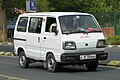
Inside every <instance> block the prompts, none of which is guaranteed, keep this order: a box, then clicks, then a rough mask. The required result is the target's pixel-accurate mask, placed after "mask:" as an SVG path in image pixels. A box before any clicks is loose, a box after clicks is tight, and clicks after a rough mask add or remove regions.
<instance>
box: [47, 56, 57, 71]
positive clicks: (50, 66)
mask: <svg viewBox="0 0 120 80" xmlns="http://www.w3.org/2000/svg"><path fill="white" fill-rule="evenodd" d="M46 63H47V70H48V71H49V72H56V71H58V70H59V64H58V63H57V62H56V60H55V57H54V56H53V55H52V54H48V56H47V60H46Z"/></svg>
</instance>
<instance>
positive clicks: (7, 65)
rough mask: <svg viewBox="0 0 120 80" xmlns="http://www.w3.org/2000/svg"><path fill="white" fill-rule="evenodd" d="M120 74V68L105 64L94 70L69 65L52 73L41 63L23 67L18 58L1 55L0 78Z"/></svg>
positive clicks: (83, 78)
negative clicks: (20, 65)
mask: <svg viewBox="0 0 120 80" xmlns="http://www.w3.org/2000/svg"><path fill="white" fill-rule="evenodd" d="M119 75H120V69H119V68H112V67H105V66H99V67H98V69H97V71H94V72H89V71H88V70H87V69H86V68H85V67H84V66H82V67H79V66H67V67H63V68H62V70H61V71H60V72H57V73H51V72H48V71H47V70H46V69H44V68H43V65H42V64H40V63H35V64H31V65H30V67H29V68H27V69H22V68H20V67H19V65H18V58H15V57H5V56H0V80H119V79H120V76H119Z"/></svg>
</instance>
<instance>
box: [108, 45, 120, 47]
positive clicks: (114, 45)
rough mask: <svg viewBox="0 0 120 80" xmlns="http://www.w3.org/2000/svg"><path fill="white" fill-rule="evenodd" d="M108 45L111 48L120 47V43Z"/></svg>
mask: <svg viewBox="0 0 120 80" xmlns="http://www.w3.org/2000/svg"><path fill="white" fill-rule="evenodd" d="M107 47H109V48H116V47H120V45H107Z"/></svg>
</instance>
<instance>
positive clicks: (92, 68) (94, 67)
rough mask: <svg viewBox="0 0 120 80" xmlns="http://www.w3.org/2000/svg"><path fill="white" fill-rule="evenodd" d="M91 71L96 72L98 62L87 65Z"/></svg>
mask: <svg viewBox="0 0 120 80" xmlns="http://www.w3.org/2000/svg"><path fill="white" fill-rule="evenodd" d="M85 65H86V67H87V69H88V70H89V71H95V70H96V69H97V67H98V61H93V62H89V63H86V64H85Z"/></svg>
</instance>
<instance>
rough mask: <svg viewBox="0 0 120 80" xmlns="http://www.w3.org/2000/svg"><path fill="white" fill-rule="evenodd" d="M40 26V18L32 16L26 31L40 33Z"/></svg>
mask: <svg viewBox="0 0 120 80" xmlns="http://www.w3.org/2000/svg"><path fill="white" fill-rule="evenodd" d="M41 26H42V18H38V17H32V18H30V24H29V28H28V32H30V33H40V32H41Z"/></svg>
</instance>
